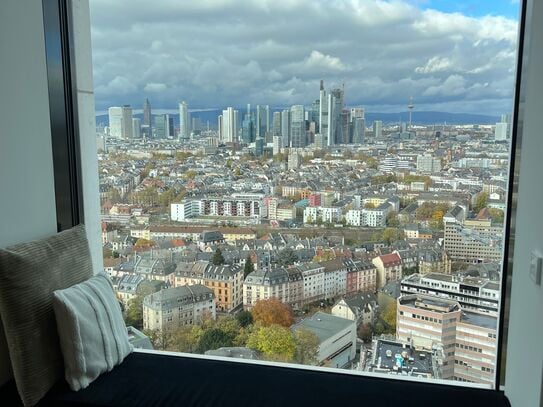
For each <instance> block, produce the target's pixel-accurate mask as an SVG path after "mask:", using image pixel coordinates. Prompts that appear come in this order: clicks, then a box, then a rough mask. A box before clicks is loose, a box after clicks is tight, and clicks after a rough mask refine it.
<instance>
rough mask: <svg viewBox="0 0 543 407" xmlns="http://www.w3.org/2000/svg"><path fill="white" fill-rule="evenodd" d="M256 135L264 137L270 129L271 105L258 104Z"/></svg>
mask: <svg viewBox="0 0 543 407" xmlns="http://www.w3.org/2000/svg"><path fill="white" fill-rule="evenodd" d="M255 119H256V120H255V121H256V137H264V136H265V135H266V132H267V131H269V129H270V107H269V106H268V105H266V106H260V105H257V106H256V117H255Z"/></svg>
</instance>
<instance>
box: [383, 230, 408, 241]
mask: <svg viewBox="0 0 543 407" xmlns="http://www.w3.org/2000/svg"><path fill="white" fill-rule="evenodd" d="M403 238H404V233H403V231H402V230H401V229H397V228H386V229H385V230H383V231H382V232H381V239H379V240H381V241H383V242H385V243H386V244H391V243H392V242H395V241H397V240H402V239H403Z"/></svg>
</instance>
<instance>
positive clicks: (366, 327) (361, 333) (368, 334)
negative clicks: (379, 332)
mask: <svg viewBox="0 0 543 407" xmlns="http://www.w3.org/2000/svg"><path fill="white" fill-rule="evenodd" d="M356 334H357V335H358V337H359V338H360V339H362V340H363V341H364V342H371V339H372V334H373V332H372V329H371V325H370V324H360V325H359V326H358V328H357V330H356Z"/></svg>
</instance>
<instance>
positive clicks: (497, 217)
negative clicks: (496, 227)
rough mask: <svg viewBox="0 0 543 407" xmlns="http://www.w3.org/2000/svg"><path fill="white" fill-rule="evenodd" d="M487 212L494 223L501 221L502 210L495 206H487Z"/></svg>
mask: <svg viewBox="0 0 543 407" xmlns="http://www.w3.org/2000/svg"><path fill="white" fill-rule="evenodd" d="M488 214H489V215H490V217H491V218H492V222H494V223H503V216H504V215H503V211H502V210H501V209H497V208H488Z"/></svg>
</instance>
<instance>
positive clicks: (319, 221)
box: [317, 215, 322, 226]
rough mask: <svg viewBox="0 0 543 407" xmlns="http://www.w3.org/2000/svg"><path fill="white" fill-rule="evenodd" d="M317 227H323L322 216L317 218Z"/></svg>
mask: <svg viewBox="0 0 543 407" xmlns="http://www.w3.org/2000/svg"><path fill="white" fill-rule="evenodd" d="M317 225H318V226H321V225H322V216H320V215H319V216H317Z"/></svg>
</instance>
